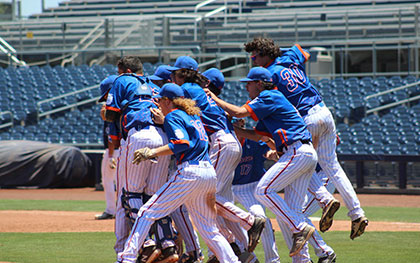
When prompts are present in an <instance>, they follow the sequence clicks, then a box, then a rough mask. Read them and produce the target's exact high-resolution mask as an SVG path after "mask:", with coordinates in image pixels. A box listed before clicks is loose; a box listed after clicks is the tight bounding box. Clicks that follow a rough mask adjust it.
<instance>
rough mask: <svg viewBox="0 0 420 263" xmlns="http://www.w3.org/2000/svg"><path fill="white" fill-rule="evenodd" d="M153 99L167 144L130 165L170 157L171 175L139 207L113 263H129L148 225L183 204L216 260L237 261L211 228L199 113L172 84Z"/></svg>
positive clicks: (209, 177) (211, 200)
mask: <svg viewBox="0 0 420 263" xmlns="http://www.w3.org/2000/svg"><path fill="white" fill-rule="evenodd" d="M157 98H158V99H159V106H160V108H161V110H162V112H163V114H164V115H165V119H164V129H165V131H166V134H167V136H168V141H169V143H168V144H166V145H163V146H160V147H144V148H141V149H139V150H137V151H135V152H134V160H133V163H135V164H142V163H150V160H155V159H157V158H161V157H162V156H168V155H171V154H174V155H175V158H176V160H177V170H176V171H175V172H174V173H173V174H172V175H171V176H170V179H169V180H168V182H167V183H166V184H165V185H163V186H162V187H161V188H160V189H159V190H158V191H157V192H156V194H154V195H153V196H152V198H151V199H150V200H149V201H148V202H147V203H146V204H144V205H143V206H142V207H141V208H140V210H139V213H138V217H137V218H136V220H135V223H134V226H133V229H132V232H131V234H130V236H129V238H128V240H127V243H126V244H125V247H124V251H122V252H121V253H119V254H118V260H119V262H135V261H136V259H137V254H138V251H139V249H140V247H141V245H142V244H143V242H144V240H145V239H146V237H147V233H148V230H149V228H150V226H151V225H152V224H153V222H154V221H155V220H157V219H159V218H162V217H164V216H166V215H168V214H170V213H171V212H172V211H174V210H175V209H176V208H177V207H179V206H180V205H182V204H184V205H185V206H186V207H187V208H188V211H189V212H190V214H191V216H192V218H193V221H194V222H195V226H196V227H197V230H198V232H199V233H200V234H201V236H202V238H203V239H204V241H205V242H206V244H207V245H208V247H209V248H210V249H211V250H212V251H213V252H214V253H215V255H216V256H217V258H218V259H219V261H220V262H226V263H228V262H229V263H231V262H233V263H236V262H239V261H238V258H237V257H236V256H235V254H234V252H233V251H232V249H231V248H230V246H229V243H228V242H227V240H226V239H225V238H224V237H223V236H222V235H221V234H220V233H219V230H218V229H217V226H216V208H215V193H216V173H215V170H214V168H213V166H212V165H211V163H210V157H209V155H208V147H209V145H208V140H209V138H208V137H207V134H206V132H205V130H204V127H203V124H202V122H201V120H200V118H199V117H198V115H199V114H200V109H199V108H198V107H196V106H195V102H194V101H193V100H191V99H187V98H184V90H183V89H182V88H181V87H179V86H178V85H176V84H173V83H168V84H165V85H164V86H163V87H162V89H161V90H160V92H159V95H157Z"/></svg>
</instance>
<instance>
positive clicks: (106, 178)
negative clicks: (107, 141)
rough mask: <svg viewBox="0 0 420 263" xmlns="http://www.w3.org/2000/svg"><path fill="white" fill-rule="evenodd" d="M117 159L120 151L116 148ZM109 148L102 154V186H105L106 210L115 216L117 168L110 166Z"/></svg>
mask: <svg viewBox="0 0 420 263" xmlns="http://www.w3.org/2000/svg"><path fill="white" fill-rule="evenodd" d="M114 156H115V159H116V160H118V156H119V151H118V150H114ZM109 159H110V158H109V149H106V150H105V152H104V154H103V155H102V162H101V175H102V186H103V187H104V193H105V203H106V208H105V212H107V213H108V214H110V215H114V216H115V211H116V209H117V208H116V201H115V181H116V174H117V169H116V168H115V169H112V168H111V167H110V166H109Z"/></svg>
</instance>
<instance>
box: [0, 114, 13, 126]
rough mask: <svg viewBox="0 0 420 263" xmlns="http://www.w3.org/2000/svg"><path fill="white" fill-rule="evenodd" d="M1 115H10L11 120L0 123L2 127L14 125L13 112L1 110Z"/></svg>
mask: <svg viewBox="0 0 420 263" xmlns="http://www.w3.org/2000/svg"><path fill="white" fill-rule="evenodd" d="M0 115H10V122H6V123H3V124H0V129H3V128H7V127H13V113H12V112H11V111H2V112H0Z"/></svg>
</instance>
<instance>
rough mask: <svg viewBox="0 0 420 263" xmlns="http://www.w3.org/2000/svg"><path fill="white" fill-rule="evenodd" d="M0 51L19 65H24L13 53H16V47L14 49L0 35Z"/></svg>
mask: <svg viewBox="0 0 420 263" xmlns="http://www.w3.org/2000/svg"><path fill="white" fill-rule="evenodd" d="M0 51H1V52H3V53H4V54H6V56H8V57H9V58H10V59H11V60H12V61H13V62H15V63H16V64H17V65H19V66H26V63H25V61H23V60H20V59H18V58H17V57H16V56H15V55H14V54H16V49H14V48H13V47H12V46H11V45H10V44H9V43H7V41H6V40H4V39H3V38H2V37H0Z"/></svg>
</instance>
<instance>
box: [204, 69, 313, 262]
mask: <svg viewBox="0 0 420 263" xmlns="http://www.w3.org/2000/svg"><path fill="white" fill-rule="evenodd" d="M240 81H243V82H246V89H247V91H248V93H249V96H250V98H251V99H252V101H251V102H249V103H248V104H245V105H244V106H242V107H239V106H235V105H232V104H230V103H227V102H225V101H223V100H221V99H219V98H217V97H216V96H215V95H214V94H213V93H211V92H210V91H209V90H206V92H207V94H208V95H210V96H211V97H212V99H213V100H214V101H215V102H216V103H217V104H218V105H219V106H220V107H221V108H223V109H224V110H226V111H227V112H228V113H229V114H230V115H231V116H234V117H238V118H243V117H248V116H251V117H252V118H253V119H254V120H256V121H259V122H258V123H257V126H256V128H255V129H256V131H257V132H256V131H253V130H245V129H236V131H237V132H238V135H239V136H241V137H245V138H248V139H252V140H255V141H259V140H261V138H263V135H269V136H271V137H272V138H273V139H274V141H275V145H276V150H277V151H278V152H279V153H280V154H281V157H280V158H279V160H278V161H277V162H276V163H275V164H274V165H273V166H272V167H271V168H270V169H269V170H268V171H267V172H266V173H265V174H264V175H263V177H262V178H261V180H260V181H259V183H258V185H257V188H256V190H255V197H256V198H257V200H258V201H260V202H261V203H262V204H263V205H265V206H266V207H267V208H269V209H270V210H271V211H272V212H273V213H274V214H275V215H276V216H277V218H278V219H279V220H282V221H283V222H285V223H286V224H287V225H288V227H289V229H290V231H291V232H293V245H292V248H291V249H290V253H289V255H290V256H295V255H297V254H298V253H301V254H304V255H306V259H307V260H305V261H303V262H310V257H309V253H308V246H307V244H306V243H307V241H308V239H309V238H310V237H311V236H312V235H313V233H314V231H315V228H314V227H313V226H311V225H310V224H309V222H310V220H308V219H307V218H306V217H305V216H304V215H303V213H302V210H303V207H304V204H305V199H306V191H307V188H308V184H309V181H310V178H311V176H312V174H313V172H314V171H315V166H316V163H317V155H316V152H315V149H314V148H313V146H312V143H311V135H310V133H309V131H308V130H307V129H306V125H305V123H304V121H303V119H302V118H301V117H300V115H299V114H298V112H297V111H296V109H295V108H294V107H293V105H292V104H290V102H288V100H287V99H286V98H285V97H284V95H283V94H282V93H281V92H279V91H277V90H275V89H274V88H275V86H274V84H273V83H272V80H271V74H270V72H269V71H268V70H267V69H265V68H262V67H256V68H252V69H251V70H250V72H249V73H248V75H247V77H246V78H244V79H241V80H240ZM281 190H284V199H283V198H281V197H280V196H279V195H278V194H277V193H278V192H279V191H281Z"/></svg>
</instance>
